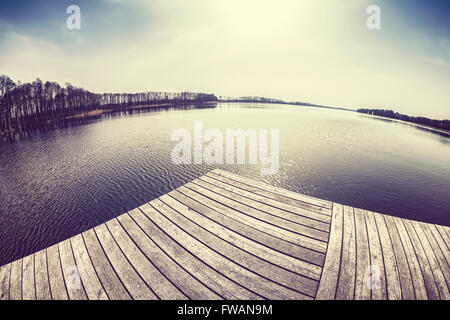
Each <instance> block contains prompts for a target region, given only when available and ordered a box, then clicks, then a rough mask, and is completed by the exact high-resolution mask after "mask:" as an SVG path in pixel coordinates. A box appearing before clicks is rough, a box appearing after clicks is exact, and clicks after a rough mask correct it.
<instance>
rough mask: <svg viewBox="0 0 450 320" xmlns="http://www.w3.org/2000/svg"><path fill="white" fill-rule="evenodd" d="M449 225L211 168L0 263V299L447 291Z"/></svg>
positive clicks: (414, 295)
mask: <svg viewBox="0 0 450 320" xmlns="http://www.w3.org/2000/svg"><path fill="white" fill-rule="evenodd" d="M449 248H450V228H449V227H446V226H439V225H434V224H427V223H423V222H417V221H411V220H407V219H400V218H396V217H392V216H388V215H383V214H379V213H374V212H370V211H366V210H362V209H358V208H352V207H348V206H344V205H341V204H337V203H332V202H330V201H325V200H321V199H316V198H312V197H309V196H305V195H301V194H298V193H294V192H291V191H288V190H285V189H280V188H276V187H273V186H270V185H267V184H264V183H261V182H258V181H255V180H251V179H248V178H245V177H242V176H238V175H235V174H232V173H229V172H226V171H222V170H214V171H212V172H210V173H208V174H206V175H204V176H202V177H200V178H198V179H196V180H194V181H192V182H189V183H187V184H186V185H184V186H181V187H179V188H177V189H176V190H174V191H172V192H169V193H168V194H166V195H163V196H161V197H159V198H158V199H155V200H153V201H151V202H149V203H147V204H144V205H143V206H141V207H139V208H137V209H134V210H132V211H130V212H127V213H125V214H122V215H120V216H118V217H117V218H114V219H112V220H110V221H108V222H106V223H104V224H101V225H99V226H98V227H95V228H93V229H90V230H88V231H85V232H83V233H82V234H78V235H76V236H74V237H72V238H70V239H67V240H65V241H63V242H60V243H57V244H55V245H53V246H51V247H49V248H47V249H44V250H42V251H39V252H36V253H34V254H32V255H29V256H27V257H24V258H22V259H19V260H16V261H13V262H11V263H9V264H7V265H4V266H2V267H1V268H0V299H12V300H20V299H24V300H33V299H57V300H64V299H71V300H72V299H73V300H77V299H251V300H257V299H276V300H280V299H299V300H300V299H340V300H344V299H373V300H378V299H390V300H393V299H446V300H449V299H450V294H449V289H450V267H449V264H450V250H449Z"/></svg>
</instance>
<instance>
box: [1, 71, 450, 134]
mask: <svg viewBox="0 0 450 320" xmlns="http://www.w3.org/2000/svg"><path fill="white" fill-rule="evenodd" d="M210 102H231V103H233V102H250V103H274V104H287V105H300V106H309V107H322V108H333V107H327V106H321V105H315V104H311V103H305V102H286V101H283V100H280V99H272V98H265V97H256V96H244V97H219V98H218V97H217V96H216V95H214V94H208V93H194V92H180V93H169V92H155V91H147V92H139V93H93V92H90V91H88V90H86V89H83V88H79V87H75V86H73V85H71V84H70V83H65V85H64V86H62V85H60V84H58V83H57V82H51V81H46V82H43V81H41V80H40V79H39V78H38V79H36V80H35V81H33V82H31V83H20V81H19V82H18V83H15V82H14V81H13V80H11V79H10V78H9V77H8V76H6V75H0V142H4V141H8V140H13V139H14V138H15V137H16V136H18V135H20V134H22V133H27V132H31V131H33V130H40V129H46V128H53V127H54V126H55V125H57V124H63V125H66V124H67V123H68V122H69V121H70V122H73V121H81V120H82V119H86V118H95V117H99V116H101V115H102V114H103V113H105V112H119V111H122V110H127V109H130V108H133V107H135V108H140V107H142V108H150V107H156V106H162V105H164V106H167V105H169V106H177V105H180V106H181V105H191V104H199V103H210ZM333 109H342V110H347V111H354V110H351V109H345V108H333ZM357 112H359V113H367V114H372V115H376V116H381V117H387V118H391V119H397V120H402V121H407V122H412V123H416V124H420V125H424V126H428V127H433V128H437V129H441V130H446V131H450V120H433V119H429V118H425V117H411V116H407V115H404V114H400V113H397V112H394V111H392V110H384V109H358V110H357Z"/></svg>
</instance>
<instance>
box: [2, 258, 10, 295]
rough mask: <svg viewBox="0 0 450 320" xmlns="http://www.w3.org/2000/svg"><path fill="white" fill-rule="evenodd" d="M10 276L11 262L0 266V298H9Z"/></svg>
mask: <svg viewBox="0 0 450 320" xmlns="http://www.w3.org/2000/svg"><path fill="white" fill-rule="evenodd" d="M10 276H11V263H8V264H6V265H4V266H2V267H1V268H0V300H9V279H10Z"/></svg>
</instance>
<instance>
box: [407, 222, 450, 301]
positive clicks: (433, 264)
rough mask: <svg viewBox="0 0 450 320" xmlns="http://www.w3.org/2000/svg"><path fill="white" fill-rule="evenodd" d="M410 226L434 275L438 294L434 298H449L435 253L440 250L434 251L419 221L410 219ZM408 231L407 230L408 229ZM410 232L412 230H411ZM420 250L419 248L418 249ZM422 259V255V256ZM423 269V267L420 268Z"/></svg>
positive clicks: (449, 294)
mask: <svg viewBox="0 0 450 320" xmlns="http://www.w3.org/2000/svg"><path fill="white" fill-rule="evenodd" d="M410 224H411V226H412V227H413V228H414V231H415V233H416V234H417V238H416V240H415V241H416V242H418V244H420V245H421V246H422V247H423V252H422V253H421V255H423V254H424V255H425V257H426V259H427V262H428V263H429V266H430V272H431V273H432V274H433V276H434V281H435V283H436V287H437V291H438V292H439V296H438V297H436V299H438V298H440V299H445V300H449V299H450V293H449V289H448V287H447V284H446V280H445V277H444V274H443V273H442V269H441V267H440V264H439V261H438V258H437V254H439V253H440V250H439V249H438V250H437V252H436V253H435V252H434V250H433V248H432V246H431V244H430V242H429V240H428V239H427V236H426V235H425V233H424V232H423V230H422V227H421V226H420V223H419V222H417V221H410ZM408 232H409V231H408ZM411 232H412V231H411ZM418 244H416V243H415V244H414V246H417V245H418ZM419 251H421V250H419ZM422 259H423V257H422ZM422 270H423V268H422ZM429 295H430V292H428V296H429Z"/></svg>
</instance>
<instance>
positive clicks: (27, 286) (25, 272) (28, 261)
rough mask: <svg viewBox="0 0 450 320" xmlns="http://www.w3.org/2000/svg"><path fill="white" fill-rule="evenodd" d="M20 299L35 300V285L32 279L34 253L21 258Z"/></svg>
mask: <svg viewBox="0 0 450 320" xmlns="http://www.w3.org/2000/svg"><path fill="white" fill-rule="evenodd" d="M22 299H23V300H36V285H35V281H34V254H30V255H28V256H26V257H24V258H23V262H22Z"/></svg>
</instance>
